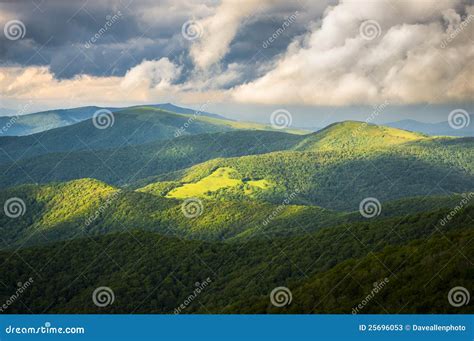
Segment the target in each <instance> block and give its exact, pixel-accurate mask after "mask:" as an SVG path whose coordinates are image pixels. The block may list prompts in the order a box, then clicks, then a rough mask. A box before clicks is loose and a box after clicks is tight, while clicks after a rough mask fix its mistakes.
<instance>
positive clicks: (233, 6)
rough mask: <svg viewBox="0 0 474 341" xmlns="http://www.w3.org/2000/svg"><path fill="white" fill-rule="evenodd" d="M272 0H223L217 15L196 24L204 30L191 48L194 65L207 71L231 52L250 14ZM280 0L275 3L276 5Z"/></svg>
mask: <svg viewBox="0 0 474 341" xmlns="http://www.w3.org/2000/svg"><path fill="white" fill-rule="evenodd" d="M270 1H271V0H246V1H239V0H223V1H222V3H221V4H220V5H219V6H218V7H217V9H216V11H215V13H214V14H213V15H211V16H209V17H206V18H204V19H202V20H199V21H197V22H196V25H197V27H199V29H200V30H202V32H201V33H202V34H201V37H200V39H199V40H197V41H196V42H195V43H194V44H193V45H192V47H191V50H190V54H191V57H192V58H193V60H194V63H195V64H196V65H197V66H198V67H199V68H201V69H206V68H208V67H209V66H211V65H212V64H214V63H216V62H218V61H219V60H220V59H221V58H222V57H224V55H225V54H226V53H227V52H228V51H229V45H230V43H231V41H232V39H233V38H234V37H235V34H236V32H237V30H238V28H239V26H240V24H241V22H242V21H243V19H244V18H245V17H247V16H249V15H250V14H252V13H254V12H256V11H260V10H263V9H264V8H265V7H266V6H267V5H268V4H269V3H270ZM278 2H280V0H276V1H274V5H275V4H277V3H278Z"/></svg>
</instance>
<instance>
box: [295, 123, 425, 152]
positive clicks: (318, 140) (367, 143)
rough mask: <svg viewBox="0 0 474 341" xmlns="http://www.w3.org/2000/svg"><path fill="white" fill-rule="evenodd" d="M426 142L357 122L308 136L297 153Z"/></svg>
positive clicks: (415, 135)
mask: <svg viewBox="0 0 474 341" xmlns="http://www.w3.org/2000/svg"><path fill="white" fill-rule="evenodd" d="M424 139H427V137H426V136H425V135H422V134H418V133H412V132H409V131H406V130H400V129H395V128H390V127H384V126H377V125H374V124H366V123H362V122H357V121H345V122H340V123H334V124H331V125H329V126H327V127H326V128H324V129H322V130H320V131H318V132H316V133H313V134H311V135H309V136H307V137H306V138H305V139H304V140H303V141H302V142H301V143H300V144H299V145H298V146H296V147H295V150H298V151H329V150H355V149H363V150H371V149H382V148H389V147H391V146H396V145H401V144H405V143H409V142H414V141H420V140H424Z"/></svg>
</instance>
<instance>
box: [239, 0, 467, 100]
mask: <svg viewBox="0 0 474 341" xmlns="http://www.w3.org/2000/svg"><path fill="white" fill-rule="evenodd" d="M473 8H474V7H472V6H464V5H463V4H462V3H461V1H441V2H440V1H436V0H432V1H419V2H409V1H406V2H404V1H403V2H402V1H400V2H393V1H391V2H388V1H373V2H363V3H362V4H361V2H360V1H353V0H346V1H342V2H341V3H340V4H338V5H337V6H335V7H333V8H331V9H329V10H328V11H327V13H326V16H325V17H324V19H323V21H322V24H321V26H318V27H315V28H314V29H313V30H312V31H311V32H310V33H309V34H308V35H307V36H306V37H305V38H304V39H303V40H301V41H295V42H293V44H291V45H290V46H289V47H288V50H287V52H286V53H285V54H284V56H282V57H281V58H280V59H279V60H278V61H277V62H276V64H275V66H274V68H273V69H272V70H271V71H270V72H268V73H267V74H265V75H264V76H262V77H260V78H259V79H257V80H255V81H253V82H250V83H247V84H243V85H241V86H239V87H237V88H236V89H235V91H234V94H233V96H234V99H235V100H237V101H241V102H254V103H264V104H276V103H282V104H285V103H292V104H295V103H300V104H308V105H349V104H372V103H377V102H383V101H385V100H388V101H389V102H391V103H393V104H395V103H403V104H407V103H419V102H431V103H433V102H445V101H458V100H469V99H472V96H473V95H474V91H473V90H474V89H473V82H472V75H473V74H474V45H473V43H472V40H471V39H472V36H473V35H472V33H473V32H474V31H473V30H474V20H473V19H474V17H469V15H474V9H473ZM456 10H458V11H460V12H465V13H466V14H467V17H465V18H464V21H466V22H467V21H468V20H471V22H470V23H469V24H468V25H467V26H466V27H465V28H464V29H463V30H462V31H461V32H459V33H458V34H457V35H456V37H455V38H454V39H452V40H451V41H450V42H449V43H447V44H443V42H444V41H446V40H447V39H448V37H449V36H450V34H451V33H452V32H453V30H454V29H455V28H454V27H453V26H455V27H457V26H459V25H460V23H461V18H460V15H459V14H458V13H457V12H456ZM469 18H471V19H469ZM367 20H371V21H372V23H375V24H374V25H373V26H372V28H373V29H375V30H378V27H377V25H379V27H380V31H378V32H375V33H376V35H377V37H376V38H375V39H373V40H369V39H368V38H370V37H367V36H363V35H362V34H361V32H360V26H361V24H362V23H364V22H365V21H367ZM368 33H370V32H368ZM364 38H365V39H364Z"/></svg>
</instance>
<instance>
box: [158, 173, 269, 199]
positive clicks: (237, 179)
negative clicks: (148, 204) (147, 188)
mask: <svg viewBox="0 0 474 341" xmlns="http://www.w3.org/2000/svg"><path fill="white" fill-rule="evenodd" d="M244 185H246V186H244ZM241 186H242V187H245V188H244V191H245V194H247V195H249V194H252V193H253V191H254V188H259V189H267V188H269V187H270V186H271V183H270V182H268V181H267V180H265V179H261V180H249V181H245V180H242V179H241V176H240V174H239V173H238V172H237V171H236V170H235V169H232V168H230V167H220V168H218V169H216V170H215V171H214V172H212V173H211V174H210V175H208V176H206V177H205V178H203V179H201V180H199V181H198V182H195V183H189V184H185V185H183V186H181V187H178V188H175V189H173V190H171V191H170V192H169V193H168V194H167V195H166V197H168V198H177V199H183V198H189V197H205V196H207V194H209V193H211V192H215V191H218V190H220V189H224V188H236V187H241Z"/></svg>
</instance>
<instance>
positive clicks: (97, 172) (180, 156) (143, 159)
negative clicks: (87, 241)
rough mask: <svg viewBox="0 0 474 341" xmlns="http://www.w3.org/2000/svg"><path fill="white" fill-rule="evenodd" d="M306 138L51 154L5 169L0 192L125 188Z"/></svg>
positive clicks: (183, 140)
mask: <svg viewBox="0 0 474 341" xmlns="http://www.w3.org/2000/svg"><path fill="white" fill-rule="evenodd" d="M301 138H302V136H299V135H293V134H287V133H281V132H271V131H245V130H242V131H241V130H238V131H230V132H226V133H214V134H197V135H187V136H181V137H177V138H174V139H171V140H165V141H156V142H151V143H148V144H144V145H139V146H128V147H122V148H117V149H107V150H94V151H93V150H85V151H76V152H64V153H49V154H46V155H41V156H37V157H35V158H31V159H27V160H20V161H17V162H11V163H8V164H5V165H0V187H8V186H12V185H18V184H22V183H47V182H51V181H67V180H72V179H80V178H87V177H93V178H96V179H99V180H102V181H106V182H108V183H111V184H118V185H125V184H129V183H133V182H136V181H138V180H140V179H144V178H148V177H151V176H154V175H159V174H164V173H169V172H173V171H176V170H179V169H183V168H187V167H190V166H192V165H194V164H197V163H201V162H203V161H207V160H210V159H214V158H220V157H230V156H241V155H252V154H262V153H268V152H272V151H276V150H285V149H288V148H291V147H293V146H295V145H296V144H297V143H298V142H299V141H301ZM150 181H152V180H150Z"/></svg>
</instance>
